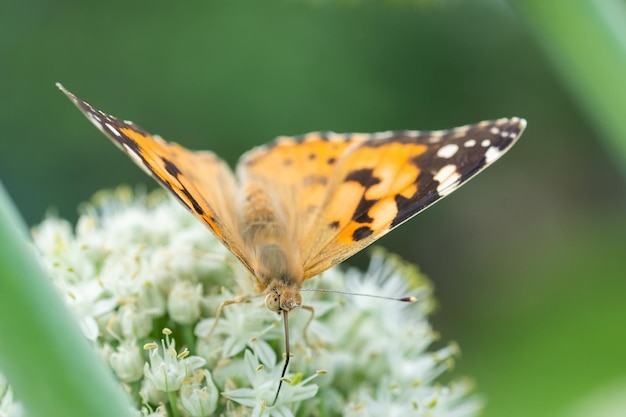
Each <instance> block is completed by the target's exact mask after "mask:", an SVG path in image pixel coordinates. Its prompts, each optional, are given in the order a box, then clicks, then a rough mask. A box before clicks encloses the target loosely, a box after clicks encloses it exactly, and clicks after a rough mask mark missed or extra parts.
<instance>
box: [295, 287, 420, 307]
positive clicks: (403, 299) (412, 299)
mask: <svg viewBox="0 0 626 417" xmlns="http://www.w3.org/2000/svg"><path fill="white" fill-rule="evenodd" d="M301 291H315V292H325V293H333V294H343V295H356V296H357V297H370V298H380V299H382V300H390V301H400V302H403V303H414V302H416V301H419V300H421V299H424V298H425V297H420V298H417V297H412V296H411V297H400V298H397V297H386V296H384V295H375V294H362V293H356V292H348V291H339V290H328V289H325V288H303V289H302V290H301Z"/></svg>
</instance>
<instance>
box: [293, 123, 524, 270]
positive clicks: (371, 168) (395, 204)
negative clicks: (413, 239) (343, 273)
mask: <svg viewBox="0 0 626 417" xmlns="http://www.w3.org/2000/svg"><path fill="white" fill-rule="evenodd" d="M525 126H526V121H525V120H523V119H519V118H512V119H499V120H495V121H485V122H481V123H478V124H475V125H468V126H463V127H459V128H456V129H451V130H443V131H434V132H418V131H408V132H399V133H393V132H385V133H378V134H373V135H371V137H370V138H369V140H366V141H361V142H359V143H358V144H356V145H353V146H350V147H347V148H346V149H345V152H344V154H343V155H342V156H341V157H340V159H339V160H338V161H337V163H336V166H335V167H334V169H333V172H332V174H331V176H330V181H329V183H328V184H327V185H326V188H325V191H324V192H325V196H324V198H323V199H321V200H319V201H320V202H321V203H320V204H321V205H320V206H319V208H318V210H317V213H316V217H315V220H314V221H313V222H312V223H311V225H310V227H309V231H308V232H307V233H306V234H304V235H302V236H300V240H299V246H300V252H301V258H302V262H303V267H304V273H305V279H307V278H310V277H313V276H315V275H317V274H319V273H320V272H322V271H324V270H326V269H328V268H330V267H331V266H333V265H335V264H338V263H340V262H342V261H343V260H345V259H346V258H348V257H350V256H352V255H353V254H355V253H356V252H358V251H360V250H361V249H363V248H364V247H366V246H367V245H369V244H371V243H372V242H374V241H375V240H376V239H378V238H380V237H381V236H383V235H385V234H386V233H387V232H389V231H390V230H392V229H393V228H395V227H396V226H398V225H400V224H402V223H403V222H405V221H406V220H408V219H410V218H411V217H413V216H415V215H416V214H417V213H419V212H420V211H422V210H424V209H425V208H426V207H428V206H430V205H431V204H433V203H435V202H436V201H438V200H439V199H441V198H443V197H445V196H446V195H448V194H450V193H451V192H452V191H454V190H456V189H457V188H458V187H459V186H461V185H462V184H464V183H465V182H466V181H467V180H469V179H470V178H472V177H474V176H475V175H476V174H478V173H479V172H480V171H482V170H483V169H484V168H486V167H487V166H489V165H490V164H491V163H493V162H494V161H495V160H497V159H498V158H499V157H500V156H502V155H503V154H504V153H505V152H506V151H507V150H508V149H509V148H510V147H511V146H512V145H513V144H514V143H515V141H516V140H517V139H518V138H519V136H520V135H521V133H522V131H523V130H524V127H525Z"/></svg>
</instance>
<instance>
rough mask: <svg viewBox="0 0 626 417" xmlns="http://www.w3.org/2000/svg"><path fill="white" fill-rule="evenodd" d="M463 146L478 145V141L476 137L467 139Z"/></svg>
mask: <svg viewBox="0 0 626 417" xmlns="http://www.w3.org/2000/svg"><path fill="white" fill-rule="evenodd" d="M463 146H465V147H466V148H472V147H474V146H476V141H475V140H474V139H470V140H468V141H466V142H465V143H464V144H463Z"/></svg>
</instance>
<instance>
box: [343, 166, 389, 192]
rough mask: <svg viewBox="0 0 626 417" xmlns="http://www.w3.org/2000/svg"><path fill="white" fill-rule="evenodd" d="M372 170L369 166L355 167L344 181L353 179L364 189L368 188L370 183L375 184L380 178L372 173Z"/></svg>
mask: <svg viewBox="0 0 626 417" xmlns="http://www.w3.org/2000/svg"><path fill="white" fill-rule="evenodd" d="M373 172H374V170H372V169H370V168H364V169H357V170H354V171H352V172H350V173H349V174H348V175H347V176H346V178H345V180H344V181H345V182H349V181H355V182H358V183H359V184H361V185H362V186H363V187H365V189H368V188H370V187H371V186H372V185H376V184H378V183H379V182H380V179H379V178H377V177H375V176H374V175H373Z"/></svg>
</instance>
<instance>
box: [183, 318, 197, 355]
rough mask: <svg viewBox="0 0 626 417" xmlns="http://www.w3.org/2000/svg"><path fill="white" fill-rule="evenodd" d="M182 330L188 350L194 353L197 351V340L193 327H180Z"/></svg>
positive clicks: (185, 325) (186, 325)
mask: <svg viewBox="0 0 626 417" xmlns="http://www.w3.org/2000/svg"><path fill="white" fill-rule="evenodd" d="M180 329H181V332H182V336H183V341H184V343H185V345H186V346H187V349H189V350H191V351H193V350H194V349H195V342H196V338H195V336H194V334H193V326H191V325H189V324H184V325H182V326H180Z"/></svg>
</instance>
